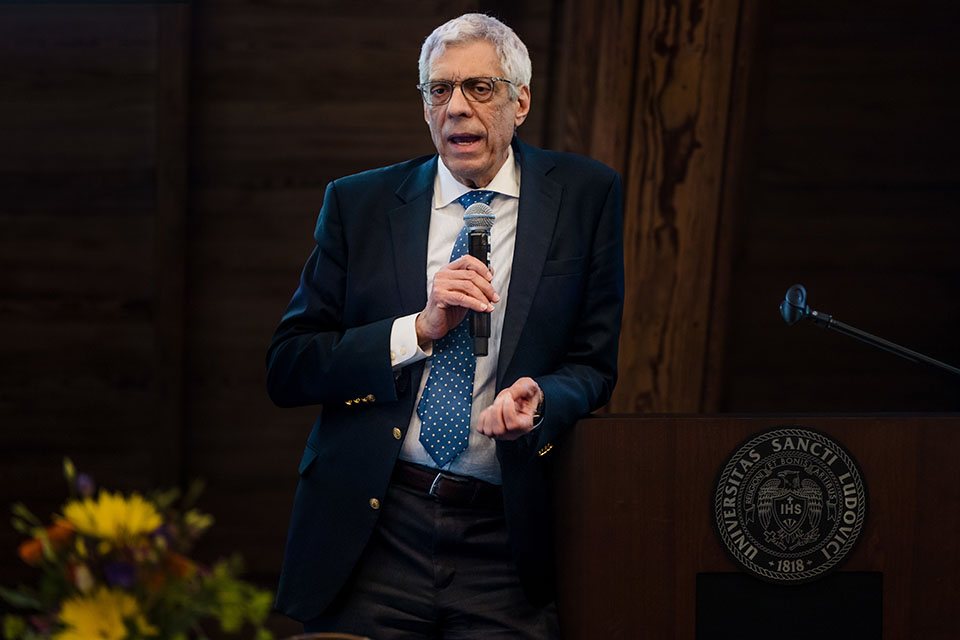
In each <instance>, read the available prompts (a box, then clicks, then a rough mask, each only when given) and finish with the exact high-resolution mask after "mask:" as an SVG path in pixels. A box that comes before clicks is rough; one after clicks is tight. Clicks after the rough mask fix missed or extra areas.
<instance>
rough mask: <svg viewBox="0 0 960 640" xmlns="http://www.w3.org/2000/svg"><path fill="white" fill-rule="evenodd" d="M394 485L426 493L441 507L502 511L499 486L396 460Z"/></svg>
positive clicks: (501, 493) (501, 496)
mask: <svg viewBox="0 0 960 640" xmlns="http://www.w3.org/2000/svg"><path fill="white" fill-rule="evenodd" d="M393 482H395V483H396V484H399V485H403V486H405V487H408V488H410V489H416V490H417V491H421V492H423V493H426V494H427V495H430V496H432V497H433V499H434V500H436V501H437V502H440V503H442V504H449V505H454V506H460V507H466V506H474V507H481V508H484V509H502V508H503V492H502V491H501V490H500V487H499V486H497V485H495V484H490V483H489V482H484V481H483V480H477V479H476V478H471V477H469V476H461V475H458V474H456V473H449V472H447V471H440V470H439V469H433V468H431V467H424V466H422V465H419V464H413V463H410V462H403V461H402V460H400V461H398V462H397V465H396V466H395V467H394V468H393Z"/></svg>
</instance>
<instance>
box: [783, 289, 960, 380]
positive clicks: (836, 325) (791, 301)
mask: <svg viewBox="0 0 960 640" xmlns="http://www.w3.org/2000/svg"><path fill="white" fill-rule="evenodd" d="M780 316H781V317H783V320H784V322H786V323H787V324H788V325H790V326H793V325H795V324H796V323H797V322H799V321H800V320H802V319H803V318H806V319H807V320H809V321H810V322H812V323H813V324H815V325H816V326H818V327H821V328H823V329H832V330H834V331H836V332H838V333H842V334H844V335H847V336H850V337H851V338H856V339H857V340H860V341H861V342H866V343H867V344H869V345H871V346H874V347H877V348H878V349H883V350H884V351H887V352H888V353H892V354H894V355H898V356H900V357H901V358H905V359H907V360H909V361H911V362H917V363H920V362H923V363H925V364H928V365H931V366H933V367H937V368H939V369H943V370H944V371H949V372H950V373H954V374H957V375H960V369H958V368H956V367H952V366H950V365H948V364H944V363H942V362H940V361H939V360H934V359H933V358H931V357H929V356H925V355H923V354H922V353H917V352H916V351H911V350H910V349H907V348H906V347H901V346H900V345H898V344H895V343H893V342H890V341H889V340H884V339H883V338H878V337H877V336H875V335H873V334H870V333H867V332H866V331H861V330H860V329H857V328H856V327H852V326H850V325H848V324H844V323H843V322H840V321H839V320H835V319H834V317H833V316H831V315H830V314H828V313H820V312H819V311H814V310H812V309H810V306H809V305H808V304H807V290H806V289H804V288H803V285H802V284H795V285H793V286H792V287H790V288H789V289H787V295H786V296H785V297H784V299H783V302H781V303H780Z"/></svg>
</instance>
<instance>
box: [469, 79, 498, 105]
mask: <svg viewBox="0 0 960 640" xmlns="http://www.w3.org/2000/svg"><path fill="white" fill-rule="evenodd" d="M463 90H464V92H465V93H466V94H467V97H468V98H470V99H471V100H474V101H476V102H486V101H487V100H489V99H490V98H492V97H493V81H492V80H491V79H490V78H469V79H467V80H464V81H463Z"/></svg>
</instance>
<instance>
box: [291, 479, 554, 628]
mask: <svg viewBox="0 0 960 640" xmlns="http://www.w3.org/2000/svg"><path fill="white" fill-rule="evenodd" d="M304 630H305V631H307V632H316V631H340V632H347V633H353V634H358V635H361V636H367V637H369V638H372V639H373V640H392V639H394V638H437V639H440V638H443V639H444V640H459V639H464V640H466V639H470V640H475V639H482V640H486V639H488V638H511V639H514V638H529V639H531V640H534V639H535V640H553V639H558V638H559V637H560V633H559V629H558V622H557V613H556V607H555V606H554V605H549V606H547V607H535V606H533V605H531V604H530V603H529V602H528V601H527V599H526V597H525V596H524V594H523V590H522V588H521V587H520V582H519V579H518V578H517V572H516V568H515V565H514V562H513V559H512V557H511V554H510V545H509V541H508V539H507V529H506V522H505V520H504V515H503V509H502V508H501V509H489V508H478V507H475V506H468V507H462V506H451V505H445V504H441V503H439V502H436V501H435V500H434V499H433V498H432V497H430V496H428V495H427V494H425V493H422V492H419V491H416V490H413V489H409V488H407V487H404V486H397V485H391V486H390V488H389V490H388V492H387V496H386V499H385V500H384V501H383V507H382V512H381V514H380V519H379V521H378V524H377V528H376V530H375V531H374V533H373V536H372V538H371V540H370V543H369V544H368V545H367V548H366V549H365V550H364V553H363V555H362V557H361V559H360V562H359V563H358V565H357V567H356V569H355V570H354V572H353V574H352V576H351V578H350V580H349V581H348V583H347V585H346V586H345V587H344V589H343V590H342V591H341V593H340V594H339V595H338V597H337V599H336V600H335V601H334V602H333V604H332V605H331V606H330V607H329V608H328V609H327V611H325V612H324V614H323V615H322V616H320V617H319V618H317V619H315V620H311V621H309V622H308V623H306V624H305V625H304Z"/></svg>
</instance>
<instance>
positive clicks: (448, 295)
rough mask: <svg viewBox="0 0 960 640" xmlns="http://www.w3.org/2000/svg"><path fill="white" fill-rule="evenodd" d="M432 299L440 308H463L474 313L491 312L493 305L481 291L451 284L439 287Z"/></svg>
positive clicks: (467, 286)
mask: <svg viewBox="0 0 960 640" xmlns="http://www.w3.org/2000/svg"><path fill="white" fill-rule="evenodd" d="M433 299H434V301H435V302H436V303H437V305H438V306H439V307H441V308H446V307H465V308H467V309H473V310H474V311H481V312H482V311H487V312H490V311H493V309H494V306H493V303H492V302H491V301H490V300H489V299H488V298H487V296H485V295H484V294H483V292H482V291H480V290H479V289H477V288H476V287H473V286H472V285H470V284H452V285H443V286H441V287H439V288H438V289H437V290H436V291H435V292H434V294H433Z"/></svg>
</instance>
